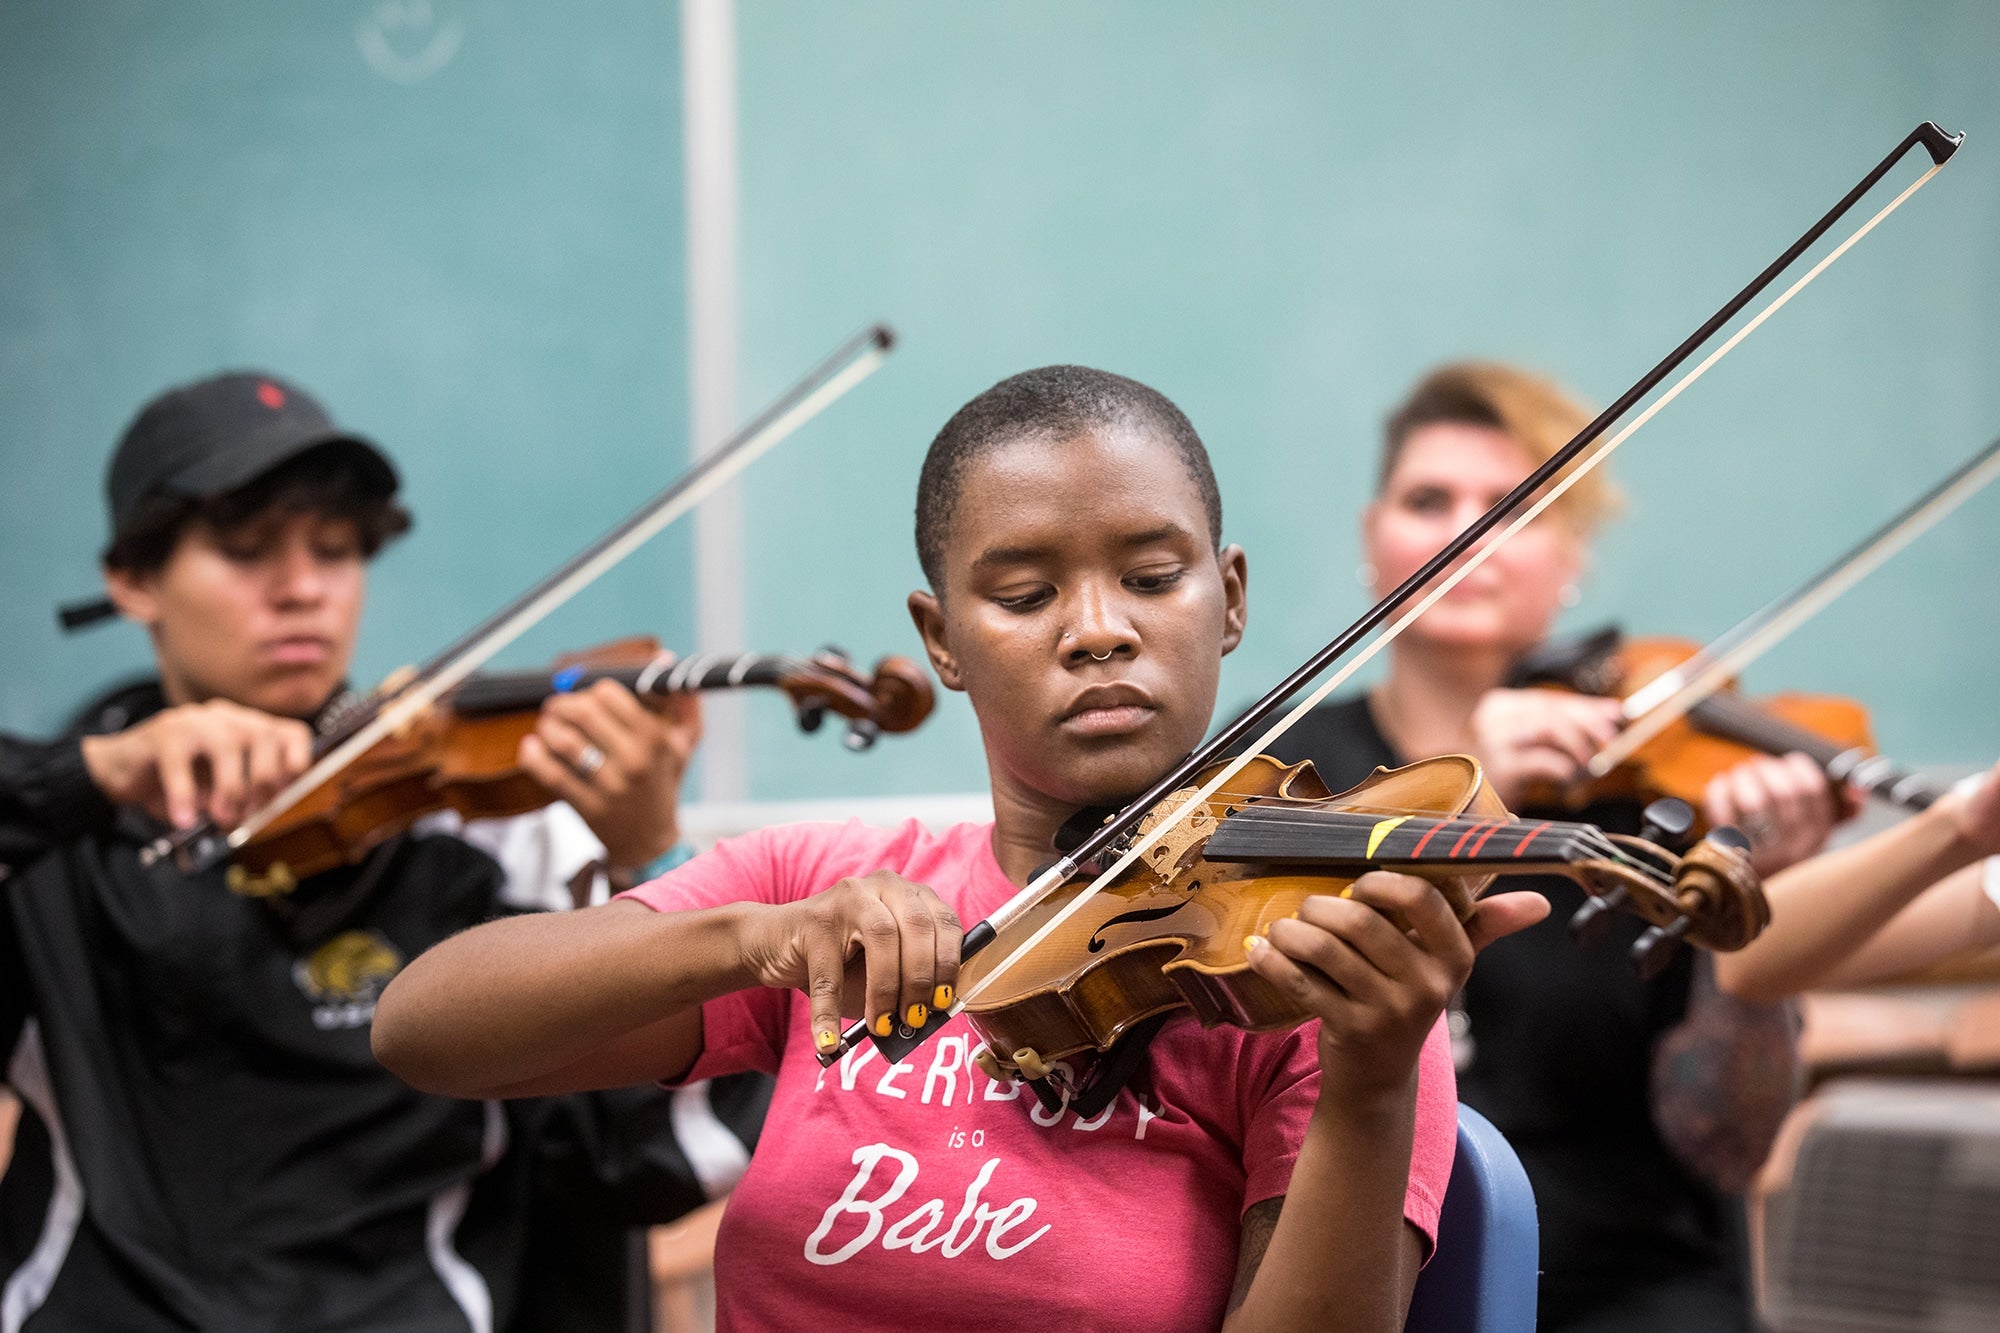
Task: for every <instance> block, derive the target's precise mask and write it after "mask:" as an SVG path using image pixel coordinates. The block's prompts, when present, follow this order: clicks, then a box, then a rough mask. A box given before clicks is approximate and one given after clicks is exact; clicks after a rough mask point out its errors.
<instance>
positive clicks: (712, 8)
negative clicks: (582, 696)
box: [672, 0, 750, 801]
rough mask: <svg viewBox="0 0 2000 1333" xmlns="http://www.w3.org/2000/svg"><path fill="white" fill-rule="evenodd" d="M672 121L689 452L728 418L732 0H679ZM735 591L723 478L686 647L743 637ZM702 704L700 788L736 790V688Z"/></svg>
mask: <svg viewBox="0 0 2000 1333" xmlns="http://www.w3.org/2000/svg"><path fill="white" fill-rule="evenodd" d="M681 125H682V130H681V133H682V157H683V159H684V163H685V171H686V208H687V309H688V417H689V427H690V434H691V437H692V443H693V447H692V449H691V450H690V455H691V457H690V459H689V460H687V461H692V460H693V459H694V458H699V457H701V456H702V455H704V454H706V453H708V452H710V451H711V450H713V449H714V448H715V446H716V445H718V444H720V443H721V442H722V441H723V440H725V439H727V438H728V436H729V433H730V432H731V431H732V430H734V429H735V428H736V426H737V424H738V413H739V408H738V406H737V401H736V394H737V383H736V376H737V361H736V356H737V345H738V344H737V339H738V328H737V318H738V293H737V273H736V227H737V213H736V169H737V164H736V4H735V0H681ZM679 466H680V464H679V462H678V461H677V462H676V464H675V466H674V468H673V469H672V470H674V471H678V470H679ZM743 600H744V599H743V502H742V495H741V492H740V491H739V490H738V489H737V487H735V486H733V485H732V486H725V487H724V488H723V489H722V490H721V491H719V492H718V493H716V494H715V495H712V496H710V497H709V498H708V500H707V502H706V503H704V504H702V505H701V506H700V507H699V508H697V509H696V510H695V511H694V603H695V631H694V640H695V641H694V649H695V651H697V652H718V653H739V652H743V651H744V650H745V649H747V648H749V647H750V645H749V644H747V643H745V642H744V635H745V633H746V626H745V623H744V615H743ZM702 707H703V717H704V722H705V727H704V733H705V734H704V737H703V741H702V747H701V764H702V768H701V773H702V782H701V790H702V794H703V795H704V796H705V797H706V798H708V799H709V800H719V801H740V800H742V799H744V798H745V797H746V796H748V795H749V792H750V744H749V714H748V712H747V711H746V709H745V707H744V700H743V699H742V698H740V697H732V696H731V695H730V694H728V693H717V694H712V695H710V696H709V697H708V698H706V699H704V700H703V701H702Z"/></svg>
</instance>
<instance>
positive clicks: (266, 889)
mask: <svg viewBox="0 0 2000 1333" xmlns="http://www.w3.org/2000/svg"><path fill="white" fill-rule="evenodd" d="M598 680H615V681H618V682H619V683H621V684H623V685H624V686H626V687H627V688H628V689H630V690H631V691H632V692H633V693H634V694H636V695H638V696H639V697H640V698H641V699H644V698H647V697H649V696H659V695H666V694H675V693H683V692H692V691H696V690H720V689H741V688H751V687H764V688H771V689H777V690H782V691H783V692H784V693H785V694H786V695H787V696H789V697H790V699H791V701H792V707H793V709H794V711H795V712H796V714H797V716H798V721H799V726H800V728H801V729H802V730H805V731H816V730H818V729H819V727H820V725H821V723H822V722H823V720H824V719H825V717H826V715H827V714H828V713H835V714H838V715H839V716H841V717H844V718H846V719H848V731H847V738H846V739H847V745H848V748H849V749H856V750H858V749H865V748H867V747H868V746H869V745H871V744H872V743H873V742H874V740H875V738H876V737H877V736H878V735H880V734H882V733H883V732H891V733H895V732H906V731H911V730H914V729H915V728H916V726H917V725H918V724H919V723H921V722H922V721H923V720H924V719H925V718H926V717H928V716H930V712H931V707H932V704H933V702H934V700H933V695H932V692H931V684H930V678H929V677H928V676H926V675H925V674H924V670H923V668H922V667H920V666H918V665H917V664H916V663H915V662H912V661H911V660H909V659H908V658H904V657H885V658H883V659H882V660H881V661H880V662H878V663H876V665H875V670H874V672H873V674H872V675H869V676H863V675H861V674H860V673H859V672H857V671H856V670H854V668H853V667H852V666H851V665H850V664H849V663H848V661H847V658H846V656H845V655H844V654H842V653H841V652H839V651H838V650H836V649H823V650H821V651H820V652H818V653H816V654H814V655H813V656H811V657H807V658H798V657H785V656H776V655H765V654H757V653H742V654H737V655H725V654H701V655H698V656H695V657H690V658H687V659H686V660H684V661H682V660H676V659H675V657H674V656H673V654H671V653H663V652H661V651H660V646H659V644H658V643H657V642H656V641H654V640H652V639H647V638H631V639H621V640H619V641H617V642H614V643H609V644H605V645H602V646H600V647H597V648H594V649H591V650H589V651H587V652H583V653H578V654H575V655H573V656H571V657H568V658H565V659H563V660H562V661H560V662H558V663H556V664H555V665H554V666H552V667H550V668H547V669H544V670H539V671H514V672H489V673H483V674H480V675H476V676H472V677H469V678H468V679H466V680H464V681H462V682H460V683H459V684H458V685H457V686H456V687H455V688H453V689H452V690H451V692H450V693H448V694H447V695H445V697H444V698H443V699H441V700H439V701H438V702H437V703H436V704H433V705H431V706H430V707H429V708H427V709H426V710H424V712H423V713H421V714H419V715H418V717H417V718H416V720H415V721H413V722H412V723H411V724H410V725H408V726H406V727H404V728H403V729H401V730H399V731H397V732H396V733H394V734H392V735H391V736H389V737H387V738H386V739H384V740H382V741H380V742H378V743H377V744H376V745H375V746H373V747H372V748H370V749H369V750H368V751H367V752H366V753H364V754H363V755H362V756H361V757H360V758H359V759H357V760H355V761H354V762H353V763H351V764H349V765H347V766H346V767H345V768H343V769H341V770H340V772H338V773H337V774H335V775H334V777H333V778H332V779H331V780H330V781H328V782H326V783H324V784H322V785H321V786H319V787H318V788H316V789H315V790H314V791H312V792H311V793H310V794H308V795H306V796H305V797H303V798H302V799H300V800H299V801H298V802H296V803H295V804H293V805H291V806H289V807H288V808H286V809H285V810H284V811H283V812H282V813H280V814H279V815H278V816H276V817H275V818H273V819H271V820H270V821H269V822H268V823H264V824H262V825H260V826H258V827H256V828H254V829H253V830H252V831H251V832H250V834H249V836H248V837H247V838H245V840H244V841H243V842H242V844H241V845H240V846H239V847H238V848H237V849H236V850H235V852H234V853H233V855H232V858H231V864H230V867H229V871H228V882H229V887H230V888H231V889H232V890H234V891H235V892H237V893H240V894H244V895H245V896H248V897H269V896H271V895H273V894H282V893H289V892H290V891H291V890H292V889H293V888H295V887H296V886H297V884H298V882H299V881H300V880H302V879H305V878H307V877H309V876H312V875H316V874H319V873H321V872H322V871H326V870H330V869H332V868H333V867H335V866H339V865H348V864H352V863H353V862H355V861H358V860H359V859H360V858H361V857H363V856H365V855H366V854H367V853H368V852H369V851H371V850H372V849H374V848H375V847H377V846H380V845H381V844H382V843H383V842H385V841H387V840H388V839H389V838H391V837H393V836H395V835H396V834H398V833H400V832H402V831H403V830H405V829H407V828H409V827H410V825H411V824H413V823H415V822H416V821H417V820H418V819H420V818H422V817H423V816H425V815H428V814H431V813H434V812H436V811H439V810H447V809H449V810H456V811H457V812H458V813H459V814H461V815H463V816H465V817H466V818H468V819H488V818H499V817H503V816H507V815H518V814H524V813H526V812H527V811H530V810H538V809H540V808H541V807H542V806H544V805H547V804H548V803H549V802H550V801H551V800H552V799H554V798H553V797H552V796H551V795H550V793H549V791H548V789H547V788H545V787H543V786H542V785H541V784H540V783H538V782H536V781H535V780H534V779H533V778H532V777H530V776H529V775H528V774H527V773H526V772H525V771H523V769H522V768H521V766H520V763H519V760H518V758H517V755H518V753H519V751H520V745H521V740H522V738H523V737H525V736H526V735H528V733H529V732H531V731H533V730H534V727H535V720H536V717H537V710H538V709H539V708H540V706H541V704H542V701H543V700H544V699H547V698H548V697H549V696H550V695H552V694H558V693H563V692H566V691H570V690H578V689H583V688H585V687H587V686H589V685H591V684H592V683H594V682H596V681H598ZM393 698H394V695H393V693H391V694H389V695H387V696H385V697H383V698H380V699H368V700H363V701H360V702H358V703H356V704H355V705H353V706H352V707H350V708H349V709H346V710H340V711H339V712H337V713H336V715H334V716H332V717H330V718H328V719H326V723H327V725H326V728H325V734H324V735H323V737H322V739H321V742H320V748H321V749H322V750H327V749H331V748H332V747H333V746H335V745H338V744H339V743H340V742H341V740H342V739H343V738H344V737H346V736H347V735H350V734H352V733H353V732H355V731H356V730H358V729H359V728H360V727H362V726H364V725H366V723H367V722H368V721H369V719H370V718H372V717H373V716H374V715H375V713H376V712H377V711H378V710H379V709H380V708H381V707H382V706H384V705H385V704H386V703H387V702H388V701H389V700H390V699H393Z"/></svg>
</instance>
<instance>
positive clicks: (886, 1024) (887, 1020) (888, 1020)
mask: <svg viewBox="0 0 2000 1333" xmlns="http://www.w3.org/2000/svg"><path fill="white" fill-rule="evenodd" d="M895 1030H896V1016H895V1015H894V1014H884V1015H882V1016H881V1017H880V1018H878V1019H876V1020H875V1028H874V1032H875V1035H876V1036H878V1037H886V1036H888V1035H889V1034H890V1033H891V1032H894V1031H895Z"/></svg>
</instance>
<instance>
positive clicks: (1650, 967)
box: [1632, 916, 1694, 981]
mask: <svg viewBox="0 0 2000 1333" xmlns="http://www.w3.org/2000/svg"><path fill="white" fill-rule="evenodd" d="M1693 925H1694V919H1693V918H1692V917H1685V916H1677V917H1675V918H1674V919H1673V920H1672V921H1670V922H1668V923H1667V924H1666V925H1664V926H1648V927H1646V933H1645V934H1643V935H1641V936H1640V937H1639V938H1638V939H1636V940H1634V941H1633V942H1632V966H1633V967H1635V968H1637V969H1638V972H1639V979H1640V980H1641V981H1651V980H1652V979H1653V978H1654V977H1657V976H1658V975H1660V973H1662V972H1664V971H1666V969H1667V964H1668V963H1669V962H1671V961H1672V960H1673V956H1674V950H1675V949H1676V948H1678V947H1679V946H1680V942H1681V939H1682V938H1683V937H1684V936H1685V935H1686V934H1687V933H1688V930H1689V929H1690V928H1691V927H1692V926H1693Z"/></svg>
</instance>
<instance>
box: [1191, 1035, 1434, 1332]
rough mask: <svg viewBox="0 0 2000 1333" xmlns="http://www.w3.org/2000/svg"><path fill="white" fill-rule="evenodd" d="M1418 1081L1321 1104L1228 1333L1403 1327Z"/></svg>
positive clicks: (1412, 1247) (1410, 1280)
mask: <svg viewBox="0 0 2000 1333" xmlns="http://www.w3.org/2000/svg"><path fill="white" fill-rule="evenodd" d="M1415 1123H1416V1079H1415V1077H1414V1074H1413V1075H1412V1077H1411V1080H1410V1084H1409V1087H1408V1088H1407V1089H1404V1090H1402V1091H1399V1092H1397V1093H1395V1094H1393V1095H1391V1096H1388V1097H1385V1098H1381V1099H1379V1100H1377V1101H1375V1102H1373V1103H1371V1104H1367V1105H1357V1104H1353V1103H1348V1102H1344V1101H1343V1100H1342V1099H1339V1098H1335V1097H1328V1096H1323V1097H1322V1098H1321V1099H1320V1102H1319V1105H1318V1106H1317V1108H1315V1110H1314V1112H1313V1118H1312V1124H1311V1127H1310V1129H1309V1130H1308V1131H1307V1133H1306V1139H1305V1143H1304V1145H1303V1147H1302V1148H1301V1149H1300V1152H1299V1157H1298V1161H1297V1163H1296V1164H1295V1165H1294V1166H1293V1168H1292V1179H1291V1185H1290V1187H1289V1189H1288V1190H1287V1191H1286V1194H1285V1199H1284V1208H1283V1211H1282V1212H1281V1213H1280V1214H1279V1216H1278V1221H1277V1226H1276V1229H1275V1230H1274V1231H1273V1232H1272V1234H1271V1238H1270V1242H1269V1244H1268V1246H1267V1247H1266V1248H1265V1250H1264V1253H1263V1258H1262V1260H1261V1261H1260V1262H1259V1263H1258V1265H1257V1268H1256V1271H1255V1274H1254V1275H1253V1276H1252V1278H1251V1280H1250V1284H1249V1287H1248V1290H1247V1291H1246V1292H1245V1293H1244V1294H1243V1295H1242V1299H1241V1301H1240V1303H1239V1304H1238V1305H1237V1306H1236V1308H1235V1309H1233V1310H1232V1311H1231V1312H1230V1315H1229V1317H1228V1319H1227V1320H1226V1321H1225V1323H1224V1327H1225V1328H1226V1329H1229V1330H1232V1331H1234V1330H1252V1329H1254V1330H1258V1331H1259V1333H1263V1330H1290V1329H1302V1330H1303V1329H1310V1330H1316V1331H1323V1330H1383V1331H1384V1333H1389V1331H1392V1330H1396V1329H1400V1328H1402V1326H1403V1320H1404V1318H1405V1316H1406V1315H1407V1314H1408V1312H1409V1299H1410V1291H1411V1289H1412V1288H1413V1286H1414V1285H1415V1282H1416V1269H1415V1265H1416V1262H1417V1261H1418V1258H1419V1256H1418V1254H1417V1246H1416V1244H1415V1243H1414V1241H1413V1238H1412V1236H1413V1233H1411V1231H1410V1229H1409V1228H1408V1227H1407V1226H1406V1225H1405V1223H1404V1220H1403V1202H1404V1196H1405V1195H1406V1193H1407V1192H1408V1189H1409V1175H1410V1170H1409V1166H1410V1150H1411V1141H1412V1139H1413V1137H1414V1134H1415Z"/></svg>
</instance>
